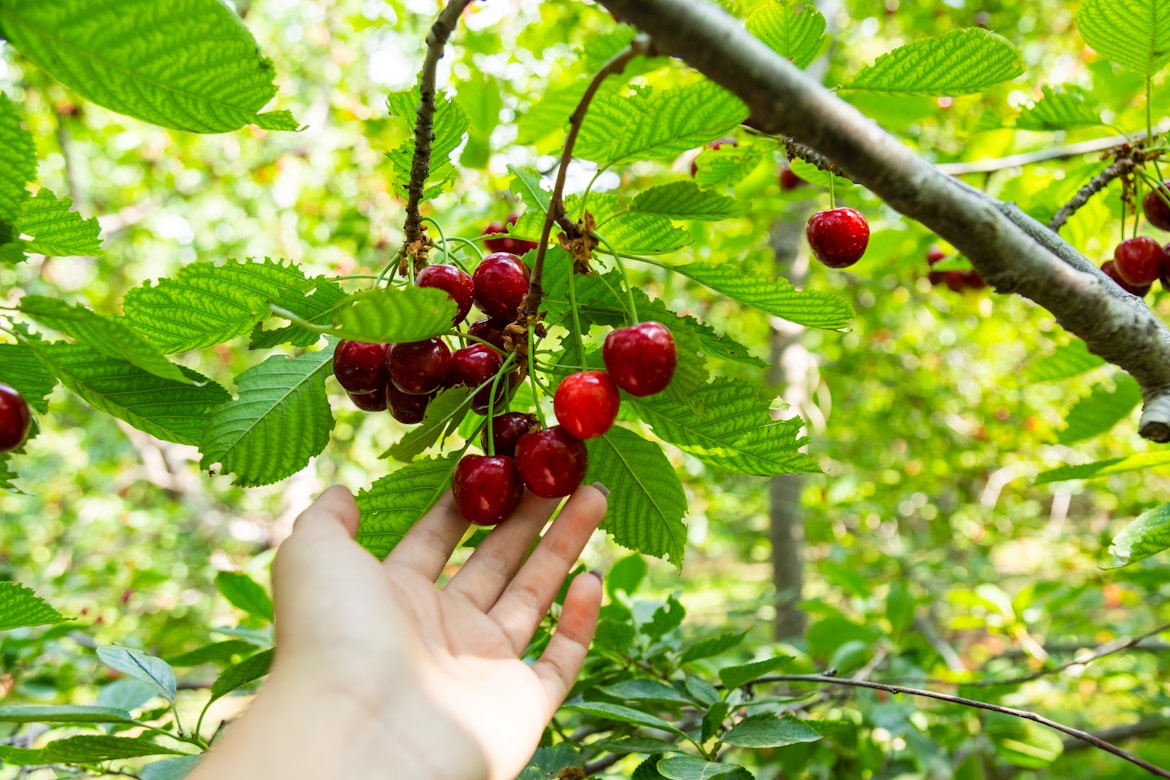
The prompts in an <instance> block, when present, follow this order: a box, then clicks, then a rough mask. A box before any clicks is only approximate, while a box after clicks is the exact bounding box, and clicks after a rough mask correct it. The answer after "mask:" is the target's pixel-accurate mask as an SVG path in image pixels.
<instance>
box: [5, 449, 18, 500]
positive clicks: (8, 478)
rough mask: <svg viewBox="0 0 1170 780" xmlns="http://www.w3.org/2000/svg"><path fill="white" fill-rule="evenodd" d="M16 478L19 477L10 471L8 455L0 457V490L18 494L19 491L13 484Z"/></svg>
mask: <svg viewBox="0 0 1170 780" xmlns="http://www.w3.org/2000/svg"><path fill="white" fill-rule="evenodd" d="M17 476H19V475H18V474H17V473H16V472H15V471H13V470H12V467H11V466H10V465H9V463H8V455H7V454H4V455H0V490H3V491H6V492H8V493H17V494H20V493H21V491H20V489H19V488H17V487H16V485H15V484H14V483H13V480H15V479H16V478H17Z"/></svg>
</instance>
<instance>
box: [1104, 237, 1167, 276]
mask: <svg viewBox="0 0 1170 780" xmlns="http://www.w3.org/2000/svg"><path fill="white" fill-rule="evenodd" d="M1165 264H1166V251H1165V250H1164V249H1162V245H1161V244H1159V243H1158V242H1157V241H1155V240H1154V239H1152V238H1149V237H1148V236H1138V237H1137V238H1127V239H1125V240H1124V241H1122V242H1121V243H1120V244H1118V245H1117V248H1116V249H1114V250H1113V268H1114V269H1115V270H1116V271H1117V273H1118V274H1119V275H1120V276H1121V278H1122V279H1124V280H1125V281H1127V282H1129V283H1130V284H1132V285H1134V286H1137V287H1140V286H1141V285H1143V284H1150V283H1151V282H1153V281H1155V280H1156V279H1157V278H1158V277H1159V276H1160V275H1161V273H1162V266H1163V265H1165Z"/></svg>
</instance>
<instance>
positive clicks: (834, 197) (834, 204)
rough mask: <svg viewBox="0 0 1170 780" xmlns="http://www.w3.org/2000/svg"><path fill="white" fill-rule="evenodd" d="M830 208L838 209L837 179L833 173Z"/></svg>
mask: <svg viewBox="0 0 1170 780" xmlns="http://www.w3.org/2000/svg"><path fill="white" fill-rule="evenodd" d="M829 208H831V209H835V208H837V187H836V177H835V176H833V174H832V173H830V174H829Z"/></svg>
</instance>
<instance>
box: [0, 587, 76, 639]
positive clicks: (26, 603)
mask: <svg viewBox="0 0 1170 780" xmlns="http://www.w3.org/2000/svg"><path fill="white" fill-rule="evenodd" d="M68 620H69V618H67V617H65V616H64V615H62V614H61V613H60V612H58V611H57V610H56V609H54V608H53V607H52V606H50V605H49V603H48V602H47V601H45V600H44V599H42V598H41V597H40V596H38V595H37V594H36V593H35V592H33V590H32V588H26V587H25V586H24V585H21V584H20V583H19V582H12V581H11V580H3V581H0V631H7V630H9V629H12V628H24V627H25V626H50V625H54V624H56V623H65V622H67V621H68Z"/></svg>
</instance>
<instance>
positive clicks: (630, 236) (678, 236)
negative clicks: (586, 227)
mask: <svg viewBox="0 0 1170 780" xmlns="http://www.w3.org/2000/svg"><path fill="white" fill-rule="evenodd" d="M596 232H597V234H598V235H600V236H602V237H603V238H604V239H605V240H606V241H608V242H609V244H610V246H612V247H613V248H614V249H615V250H616V251H618V252H621V253H623V254H631V255H663V254H669V253H670V252H677V251H678V250H680V249H682V248H683V247H684V246H687V245H688V244H690V243H691V242H692V240H693V239H692V238H691V236H690V234H689V233H687V231H685V230H683V229H682V228H678V227H675V225H674V223H672V222H671V221H670V220H669V219H666V218H665V217H656V216H654V215H652V214H636V213H626V214H621V215H618V216H615V217H613V218H612V219H610V220H607V221H606V222H605V223H604V224H602V225H598V226H597V231H596Z"/></svg>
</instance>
